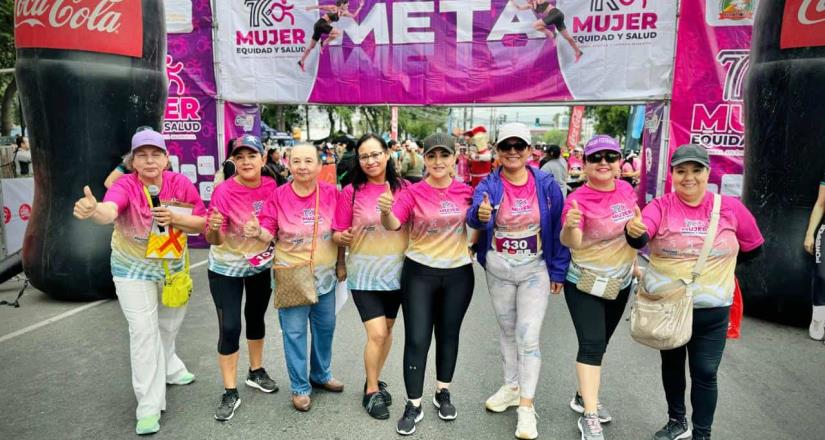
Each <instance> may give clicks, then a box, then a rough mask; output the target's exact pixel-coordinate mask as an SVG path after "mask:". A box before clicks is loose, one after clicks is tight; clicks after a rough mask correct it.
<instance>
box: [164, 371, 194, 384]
mask: <svg viewBox="0 0 825 440" xmlns="http://www.w3.org/2000/svg"><path fill="white" fill-rule="evenodd" d="M194 381H195V375H194V374H192V373H190V372H188V371H187V372H186V373H183V374H182V375H181V376H180V377H179V378H178V380H176V381H174V382H167V385H189V384H190V383H192V382H194Z"/></svg>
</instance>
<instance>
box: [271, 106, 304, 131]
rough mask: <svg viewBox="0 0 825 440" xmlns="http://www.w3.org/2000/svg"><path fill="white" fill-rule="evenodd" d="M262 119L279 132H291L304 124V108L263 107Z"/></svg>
mask: <svg viewBox="0 0 825 440" xmlns="http://www.w3.org/2000/svg"><path fill="white" fill-rule="evenodd" d="M261 119H263V121H264V122H265V123H266V125H269V126H270V127H272V128H274V129H275V130H278V131H289V130H291V129H292V127H296V126H300V125H301V124H303V122H304V112H303V108H302V107H301V106H299V105H271V104H264V105H261Z"/></svg>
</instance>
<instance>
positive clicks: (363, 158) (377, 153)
mask: <svg viewBox="0 0 825 440" xmlns="http://www.w3.org/2000/svg"><path fill="white" fill-rule="evenodd" d="M383 154H384V152H383V151H373V152H372V153H370V154H362V155H360V156H358V161H359V162H364V163H367V162H369V160H370V159H372V160H376V161H377V160H378V159H380V158H381V156H382V155H383Z"/></svg>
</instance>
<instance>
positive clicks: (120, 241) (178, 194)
mask: <svg viewBox="0 0 825 440" xmlns="http://www.w3.org/2000/svg"><path fill="white" fill-rule="evenodd" d="M162 180H163V181H162V183H161V185H160V194H159V195H158V198H159V199H160V203H161V204H162V205H176V206H186V207H191V208H192V214H193V215H197V216H205V215H206V208H205V207H204V206H203V201H201V198H200V195H199V194H198V190H197V189H195V185H193V184H192V182H190V181H189V179H187V178H186V176H184V175H183V174H178V173H173V172H171V171H164V172H163V176H162ZM103 201H104V202H112V203H114V204H115V205H117V219H116V220H115V230H114V232H113V233H112V257H111V266H112V276H114V277H120V278H128V279H133V280H146V281H159V280H162V279H164V278H165V276H166V274H165V271H164V269H163V263H162V260H160V259H148V258H146V245H147V243H148V239H149V230H150V229H151V228H152V211H151V210H150V209H151V208H150V207H149V200H148V199H147V198H146V192H145V190H144V186H143V182H141V181H140V179H138V176H137V173H130V174H126V175H124V176H123V177H121V178H120V179H118V180H117V181H116V182H115V183H114V185H112V187H111V188H109V190H108V191H106V195H105V196H104V197H103ZM167 264H168V266H169V270H170V271H171V272H179V271H181V270H183V259H181V260H179V261H169V260H167Z"/></svg>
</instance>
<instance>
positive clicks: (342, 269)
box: [335, 264, 347, 281]
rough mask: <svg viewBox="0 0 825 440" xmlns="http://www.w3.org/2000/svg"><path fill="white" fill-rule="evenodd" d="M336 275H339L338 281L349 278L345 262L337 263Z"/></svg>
mask: <svg viewBox="0 0 825 440" xmlns="http://www.w3.org/2000/svg"><path fill="white" fill-rule="evenodd" d="M335 276H336V277H338V281H344V280H346V279H347V266H346V265H345V264H336V265H335Z"/></svg>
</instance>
